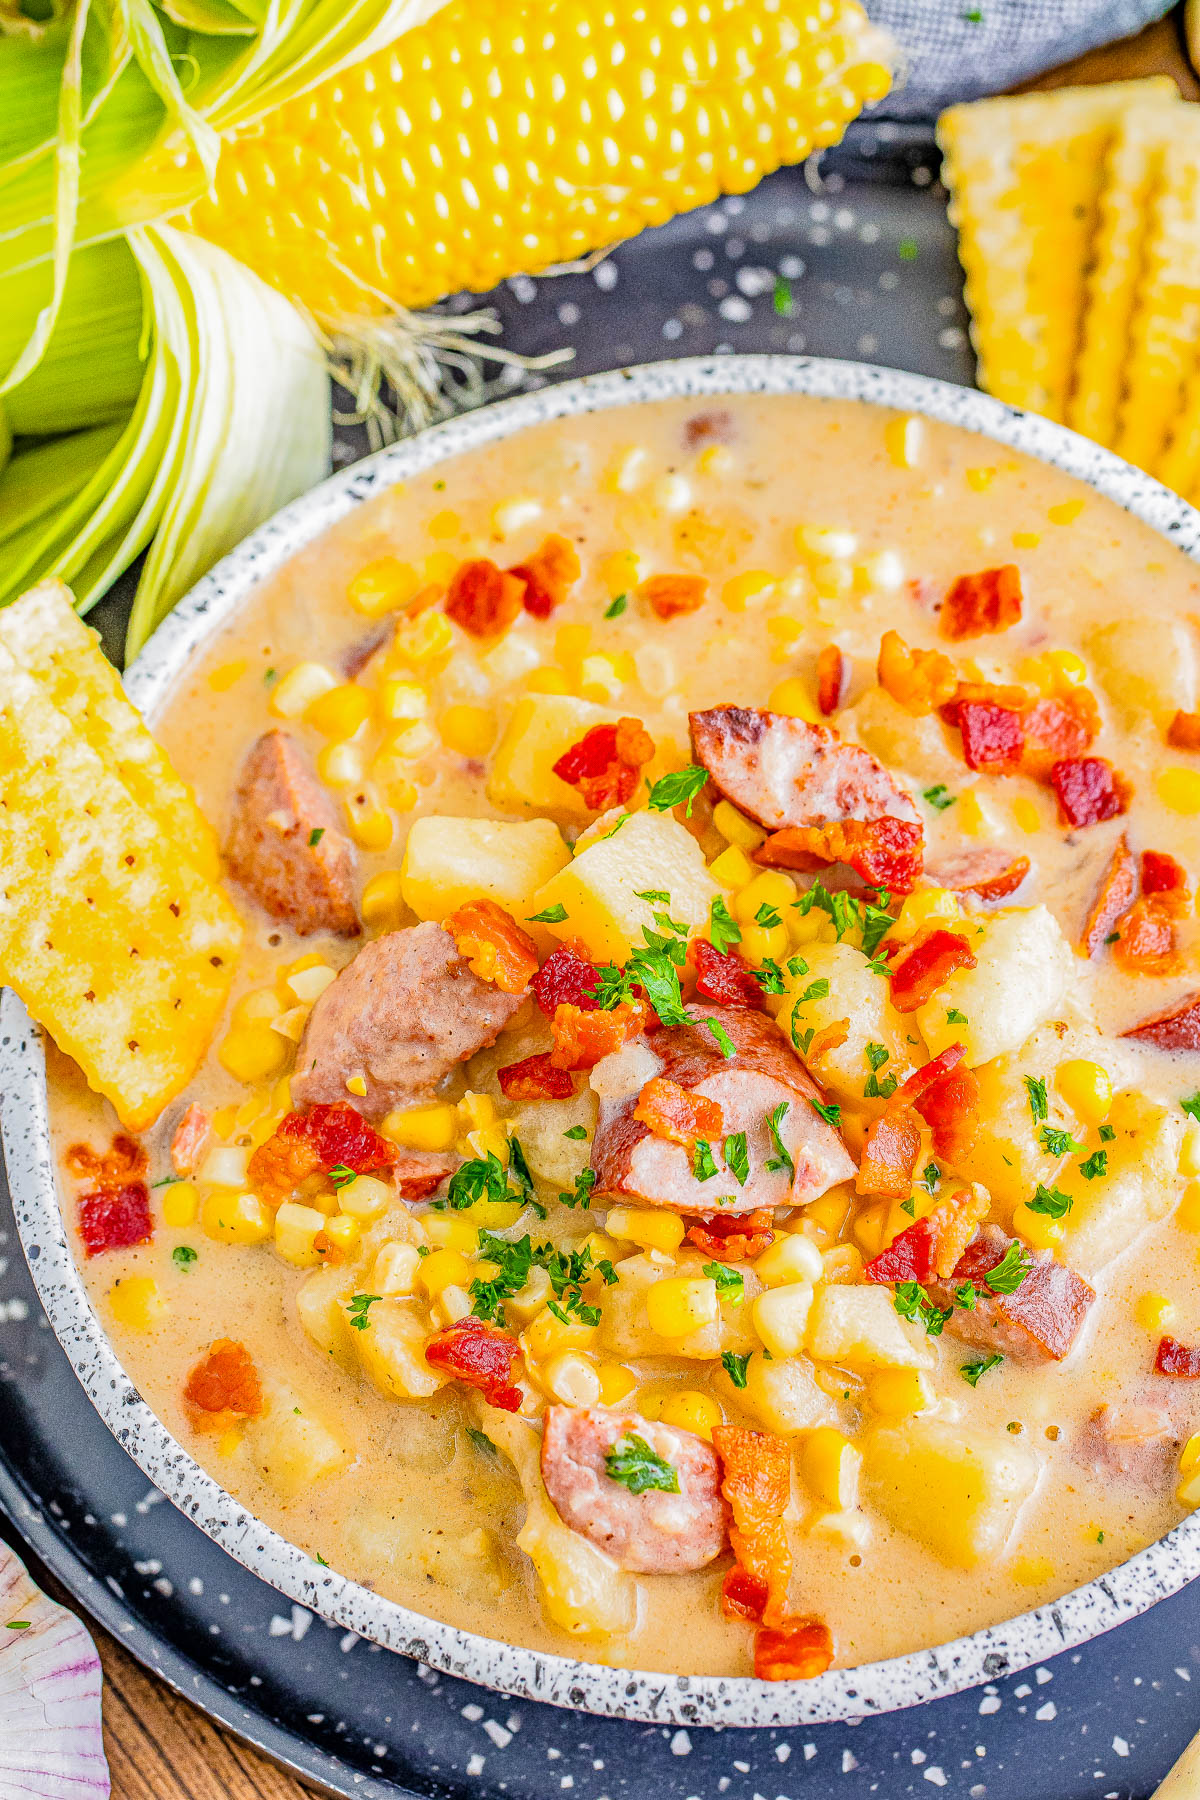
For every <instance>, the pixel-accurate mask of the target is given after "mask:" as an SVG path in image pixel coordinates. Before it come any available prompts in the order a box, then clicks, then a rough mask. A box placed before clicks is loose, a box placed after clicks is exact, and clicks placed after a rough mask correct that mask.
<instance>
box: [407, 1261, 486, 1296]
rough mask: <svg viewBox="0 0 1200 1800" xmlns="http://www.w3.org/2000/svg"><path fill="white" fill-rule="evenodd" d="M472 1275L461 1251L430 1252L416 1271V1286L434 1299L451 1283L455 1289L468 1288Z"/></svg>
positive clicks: (473, 1272) (470, 1268) (472, 1272)
mask: <svg viewBox="0 0 1200 1800" xmlns="http://www.w3.org/2000/svg"><path fill="white" fill-rule="evenodd" d="M474 1274H475V1271H474V1269H473V1268H472V1267H471V1264H470V1263H469V1262H468V1261H467V1259H466V1257H465V1256H464V1255H463V1254H462V1252H461V1250H431V1251H430V1253H429V1255H428V1256H426V1257H425V1258H424V1259H423V1260H422V1263H421V1266H420V1268H419V1269H418V1270H417V1286H418V1287H419V1288H422V1289H423V1290H424V1292H425V1293H426V1294H428V1295H429V1297H430V1299H434V1298H436V1296H437V1295H438V1294H440V1293H441V1291H442V1289H443V1288H448V1287H449V1286H450V1285H451V1284H452V1283H453V1285H454V1286H455V1287H461V1288H466V1287H469V1286H470V1284H471V1281H472V1280H473V1278H474Z"/></svg>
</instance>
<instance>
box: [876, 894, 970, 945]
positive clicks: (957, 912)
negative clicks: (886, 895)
mask: <svg viewBox="0 0 1200 1800" xmlns="http://www.w3.org/2000/svg"><path fill="white" fill-rule="evenodd" d="M961 916H962V908H961V907H960V905H959V903H958V895H957V894H955V893H952V892H951V890H950V889H949V888H923V889H922V891H921V892H920V893H919V894H910V895H909V896H908V899H907V900H906V901H905V902H904V904H903V906H902V907H901V908H900V911H899V912H898V913H897V915H896V923H895V924H894V925H893V926H892V928H891V930H890V931H889V933H888V936H889V937H890V938H895V939H896V940H897V941H898V942H900V943H902V944H906V943H908V941H909V939H910V938H914V937H916V935H917V933H918V931H921V930H923V929H924V927H925V926H926V925H930V924H933V923H934V922H937V923H938V924H941V923H944V922H945V921H947V920H953V919H957V918H960V917H961Z"/></svg>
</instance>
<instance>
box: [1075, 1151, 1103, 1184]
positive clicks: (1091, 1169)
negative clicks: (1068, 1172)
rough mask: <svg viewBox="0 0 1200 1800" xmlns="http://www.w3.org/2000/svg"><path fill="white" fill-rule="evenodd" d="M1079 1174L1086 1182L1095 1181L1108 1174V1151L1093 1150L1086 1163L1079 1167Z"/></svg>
mask: <svg viewBox="0 0 1200 1800" xmlns="http://www.w3.org/2000/svg"><path fill="white" fill-rule="evenodd" d="M1079 1173H1080V1174H1081V1175H1082V1176H1083V1179H1084V1180H1085V1181H1095V1180H1096V1178H1097V1176H1099V1175H1107V1174H1108V1151H1107V1150H1093V1151H1092V1154H1091V1155H1090V1156H1089V1157H1088V1159H1087V1161H1086V1162H1081V1163H1080V1165H1079Z"/></svg>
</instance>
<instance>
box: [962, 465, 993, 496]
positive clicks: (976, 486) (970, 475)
mask: <svg viewBox="0 0 1200 1800" xmlns="http://www.w3.org/2000/svg"><path fill="white" fill-rule="evenodd" d="M995 479H996V471H995V469H968V470H967V486H968V487H969V488H971V489H972V490H973V491H974V492H975V493H977V494H986V493H987V491H988V489H989V488H990V487H991V485H992V483H993V481H995Z"/></svg>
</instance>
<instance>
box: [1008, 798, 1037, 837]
mask: <svg viewBox="0 0 1200 1800" xmlns="http://www.w3.org/2000/svg"><path fill="white" fill-rule="evenodd" d="M1012 816H1013V820H1014V822H1015V823H1016V824H1017V825H1018V826H1019V828H1020V829H1021V830H1022V831H1040V830H1041V829H1042V815H1041V813H1040V812H1039V811H1038V809H1037V807H1036V806H1035V805H1034V803H1033V801H1032V800H1026V799H1025V798H1024V797H1022V798H1020V799H1018V800H1014V801H1013V803H1012Z"/></svg>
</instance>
